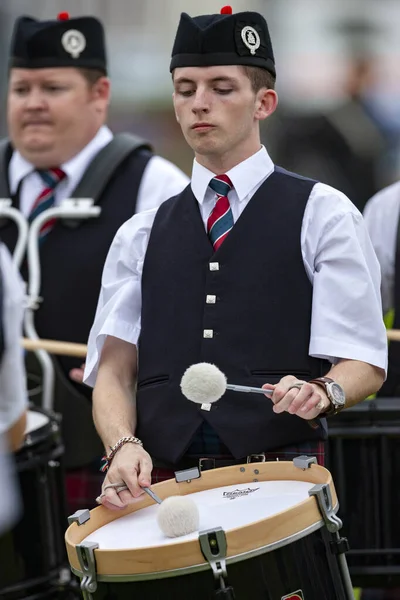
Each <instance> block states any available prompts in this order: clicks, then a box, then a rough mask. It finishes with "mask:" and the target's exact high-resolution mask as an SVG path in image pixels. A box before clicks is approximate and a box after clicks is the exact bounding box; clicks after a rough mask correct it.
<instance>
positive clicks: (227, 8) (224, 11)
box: [221, 6, 232, 15]
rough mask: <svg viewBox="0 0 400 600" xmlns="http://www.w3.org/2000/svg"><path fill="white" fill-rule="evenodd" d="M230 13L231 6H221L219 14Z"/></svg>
mask: <svg viewBox="0 0 400 600" xmlns="http://www.w3.org/2000/svg"><path fill="white" fill-rule="evenodd" d="M231 14H232V6H223V7H222V8H221V15H231Z"/></svg>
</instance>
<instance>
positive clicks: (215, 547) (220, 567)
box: [199, 527, 235, 600]
mask: <svg viewBox="0 0 400 600" xmlns="http://www.w3.org/2000/svg"><path fill="white" fill-rule="evenodd" d="M199 542H200V548H201V551H202V553H203V556H204V558H205V559H206V561H207V562H208V563H209V564H210V567H211V569H212V571H213V574H214V579H215V580H216V582H217V584H219V589H218V590H216V591H215V598H225V599H226V600H235V594H234V591H233V588H232V587H231V586H228V585H227V582H226V579H227V577H228V573H227V570H226V560H225V559H226V550H227V543H226V536H225V531H224V530H223V529H222V527H216V528H215V529H207V530H205V531H200V532H199Z"/></svg>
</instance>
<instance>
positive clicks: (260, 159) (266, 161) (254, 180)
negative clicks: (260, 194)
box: [191, 146, 274, 204]
mask: <svg viewBox="0 0 400 600" xmlns="http://www.w3.org/2000/svg"><path fill="white" fill-rule="evenodd" d="M273 170H274V163H273V162H272V160H271V158H270V156H269V154H268V152H267V150H266V148H265V147H264V146H261V148H260V150H258V152H256V153H255V154H253V155H252V156H250V157H249V158H247V159H246V160H244V161H243V162H241V163H239V164H238V165H236V166H235V167H233V169H231V170H230V171H227V173H226V175H228V177H229V178H230V180H231V181H232V183H233V187H234V188H235V191H236V194H237V196H238V198H239V202H242V201H243V200H245V199H246V198H247V196H248V195H249V194H250V192H251V191H252V190H253V189H254V188H255V187H256V186H257V185H258V184H259V183H260V182H261V181H262V180H263V179H266V178H267V177H268V176H269V175H271V173H272V172H273ZM215 175H216V174H215V173H213V172H212V171H209V170H208V169H206V168H205V167H203V166H202V165H200V164H199V163H198V162H197V160H196V159H194V161H193V170H192V181H191V186H192V191H193V194H194V196H195V198H196V199H197V201H198V202H199V203H200V204H202V203H203V202H204V198H205V196H206V193H207V188H208V184H209V182H210V180H211V179H212V177H214V176H215Z"/></svg>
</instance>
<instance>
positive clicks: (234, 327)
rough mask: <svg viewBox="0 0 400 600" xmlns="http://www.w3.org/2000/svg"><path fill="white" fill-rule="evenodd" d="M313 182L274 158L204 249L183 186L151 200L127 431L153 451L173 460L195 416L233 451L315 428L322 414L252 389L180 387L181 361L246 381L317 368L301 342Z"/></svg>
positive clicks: (257, 448)
mask: <svg viewBox="0 0 400 600" xmlns="http://www.w3.org/2000/svg"><path fill="white" fill-rule="evenodd" d="M314 184H315V181H311V180H307V179H304V178H300V177H298V176H295V175H293V174H290V173H288V172H286V171H283V170H281V169H277V170H276V171H275V172H274V173H273V174H272V175H271V176H270V177H268V179H267V180H266V181H265V182H264V184H263V185H262V186H261V188H260V189H259V190H258V191H257V193H256V194H255V195H254V197H253V198H252V199H251V201H250V202H249V204H248V205H247V207H246V208H245V209H244V211H243V213H242V215H241V216H240V218H239V219H238V221H237V223H236V224H235V226H234V228H233V229H232V231H231V232H230V233H229V235H228V237H227V239H226V240H225V242H224V243H223V244H222V246H221V247H220V248H219V250H218V251H217V252H215V253H214V250H213V248H212V245H211V243H210V241H209V239H208V237H207V234H206V232H205V229H204V224H203V221H202V219H201V215H200V211H199V206H198V203H197V201H196V199H195V198H194V196H193V193H192V191H191V188H190V187H187V188H186V189H185V190H184V191H183V192H182V193H181V194H180V195H178V196H176V197H175V198H172V199H171V200H169V201H167V202H166V203H165V204H163V205H162V206H161V207H160V208H159V210H158V212H157V215H156V218H155V222H154V225H153V228H152V232H151V235H150V240H149V245H148V249H147V252H146V257H145V262H144V268H143V276H142V294H143V298H142V324H141V335H140V340H139V374H138V393H137V407H138V429H137V435H138V436H139V437H140V438H141V439H142V440H143V442H144V446H145V448H146V449H147V450H148V451H149V453H150V454H151V455H152V456H154V457H155V458H158V459H159V460H162V461H166V462H169V463H176V462H177V461H178V460H179V458H180V457H181V456H182V455H183V454H184V453H185V451H186V449H187V448H188V446H189V445H190V442H191V440H192V438H193V436H194V434H195V432H196V430H197V429H198V428H199V427H200V426H201V424H202V422H203V419H205V420H206V421H207V422H208V424H209V425H211V427H212V428H213V429H214V430H215V431H216V432H217V434H218V436H219V437H220V439H221V440H222V441H223V442H224V444H225V445H226V446H227V447H228V448H229V450H230V451H231V453H232V455H233V456H235V457H236V458H241V457H245V456H246V455H248V454H252V453H258V452H261V451H266V450H271V449H274V448H278V447H281V446H284V445H287V444H295V443H298V442H302V441H309V440H313V439H321V438H323V437H324V435H325V430H324V429H323V427H322V426H321V427H320V428H318V429H317V430H313V429H312V428H311V427H310V425H309V424H308V423H307V422H306V421H304V420H302V419H300V418H298V417H296V416H293V415H289V414H288V413H284V414H280V415H276V414H275V413H274V412H273V411H272V404H271V401H270V400H269V399H268V398H266V397H264V396H262V395H261V394H247V393H245V394H240V393H237V392H227V393H226V394H225V395H224V396H223V397H222V398H221V399H220V400H219V401H218V402H217V403H216V404H215V405H214V406H213V408H212V410H211V411H210V412H206V411H202V410H201V409H200V406H199V405H196V404H193V403H192V402H190V401H189V400H187V399H186V398H185V397H184V396H183V395H182V393H181V391H180V381H181V377H182V375H183V373H184V371H185V370H186V369H187V368H188V367H189V366H190V365H191V364H194V363H198V362H203V361H204V362H210V363H214V364H216V365H217V366H218V367H219V368H220V369H221V370H222V371H223V372H224V373H225V375H226V376H227V379H228V382H230V383H235V384H240V385H251V386H257V387H259V386H261V385H262V384H264V383H266V382H269V383H276V382H277V381H279V379H280V378H281V377H282V376H283V375H286V374H292V375H295V376H297V377H299V378H301V379H311V378H312V377H316V376H319V375H322V374H323V373H326V371H327V370H328V368H327V365H326V363H324V362H323V361H321V360H317V359H314V358H311V357H310V356H309V354H308V349H309V342H310V323H311V306H312V286H311V284H310V281H309V279H308V277H307V274H306V272H305V269H304V265H303V260H302V255H301V247H300V234H301V225H302V220H303V215H304V210H305V207H306V204H307V200H308V198H309V195H310V192H311V190H312V188H313V186H314ZM211 263H217V264H218V270H215V264H214V265H212V264H211ZM207 295H215V296H216V298H217V300H216V303H215V304H208V303H206V296H207ZM204 330H212V332H213V337H212V338H211V339H210V338H205V337H204Z"/></svg>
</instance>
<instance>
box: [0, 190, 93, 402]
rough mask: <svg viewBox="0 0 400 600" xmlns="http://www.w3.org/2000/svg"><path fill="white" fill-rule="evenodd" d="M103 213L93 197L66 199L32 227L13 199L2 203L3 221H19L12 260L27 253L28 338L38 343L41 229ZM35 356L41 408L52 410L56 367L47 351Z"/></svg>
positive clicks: (43, 215) (26, 327) (43, 213)
mask: <svg viewBox="0 0 400 600" xmlns="http://www.w3.org/2000/svg"><path fill="white" fill-rule="evenodd" d="M100 212H101V208H100V207H99V206H94V202H93V200H92V199H91V198H81V199H68V200H64V201H63V202H62V203H61V204H60V206H57V207H53V208H49V209H48V210H45V211H43V212H42V213H40V214H39V215H38V216H37V217H36V219H34V220H33V221H32V223H31V225H30V227H29V225H28V221H27V219H26V218H25V217H24V216H23V215H22V213H21V212H20V211H18V210H17V209H15V208H12V207H11V200H0V218H1V217H7V218H10V219H12V220H13V221H15V222H16V224H17V227H18V241H17V245H16V247H15V251H14V255H13V260H14V263H15V264H16V265H17V266H18V267H20V266H21V263H22V260H23V257H24V255H25V252H26V253H27V261H28V278H29V281H28V290H27V297H26V308H25V315H24V330H25V335H26V337H27V338H29V339H31V340H39V339H40V338H39V336H38V334H37V332H36V328H35V317H34V315H35V310H37V309H38V308H39V305H40V302H41V300H42V299H41V297H40V286H41V271H40V255H39V238H40V230H41V228H42V226H43V225H44V224H45V223H47V222H48V221H50V220H51V219H54V218H58V219H72V220H82V219H90V218H95V217H98V216H99V214H100ZM34 352H35V355H36V357H37V359H38V361H39V363H40V366H41V368H42V374H43V396H42V408H43V409H45V410H49V411H52V409H53V404H54V402H53V400H54V381H55V373H54V365H53V361H52V359H51V356H50V354H49V353H48V352H46V351H45V350H42V349H40V350H35V351H34Z"/></svg>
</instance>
